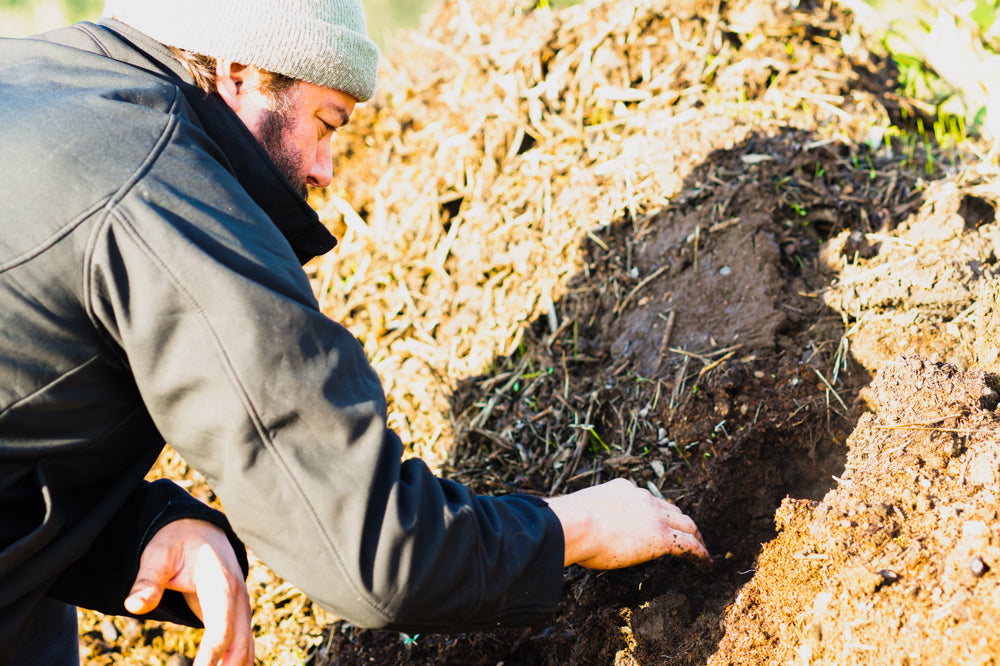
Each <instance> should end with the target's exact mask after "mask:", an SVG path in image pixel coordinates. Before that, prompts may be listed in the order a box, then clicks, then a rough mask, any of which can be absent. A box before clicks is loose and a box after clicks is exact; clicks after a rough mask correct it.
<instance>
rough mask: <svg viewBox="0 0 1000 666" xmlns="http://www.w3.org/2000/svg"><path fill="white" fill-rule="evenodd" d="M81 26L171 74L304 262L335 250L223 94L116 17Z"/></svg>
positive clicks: (121, 52) (125, 55)
mask: <svg viewBox="0 0 1000 666" xmlns="http://www.w3.org/2000/svg"><path fill="white" fill-rule="evenodd" d="M80 26H81V27H82V28H83V29H85V30H87V32H88V33H90V36H91V37H92V38H93V39H94V40H95V41H96V42H97V43H98V45H99V46H100V47H101V48H102V49H103V50H104V52H105V53H106V54H107V55H109V56H110V57H112V58H115V59H116V60H120V61H122V62H126V63H128V64H131V65H135V66H137V67H142V68H143V69H146V70H150V71H153V72H155V73H157V74H159V75H161V76H165V77H167V78H170V79H171V80H172V81H173V82H174V83H175V84H176V85H177V86H178V87H179V89H180V90H181V92H182V93H183V94H184V96H185V98H186V99H187V101H188V103H189V104H190V105H191V108H192V109H194V112H195V114H196V115H197V116H198V119H199V120H200V121H201V124H202V126H203V128H204V130H205V132H206V133H207V134H208V136H209V137H210V138H211V139H212V140H213V141H214V142H215V143H216V144H217V145H218V146H219V149H220V150H221V151H222V152H223V153H224V155H225V156H226V158H228V160H229V164H228V165H227V166H228V167H229V169H230V171H232V173H233V174H234V175H235V176H236V179H237V180H238V181H239V183H240V185H242V186H243V188H244V189H245V190H246V191H247V193H248V194H249V195H250V197H251V198H252V199H253V201H254V202H255V203H256V204H257V205H258V206H260V207H261V209H263V211H264V212H265V213H266V214H267V215H268V217H270V218H271V221H272V222H274V224H275V226H277V227H278V229H279V230H280V231H281V233H282V234H283V235H284V236H285V238H286V239H287V240H288V242H289V243H290V244H291V246H292V249H293V250H294V251H295V255H296V257H298V259H299V261H300V262H301V263H303V264H304V263H306V262H307V261H309V260H310V259H312V258H313V257H317V256H319V255H321V254H326V253H327V252H329V251H330V250H332V249H333V247H334V246H335V245H336V244H337V239H336V238H334V236H333V234H331V233H330V231H329V230H328V229H327V228H326V227H325V226H323V223H322V222H320V220H319V216H318V215H317V214H316V211H314V210H313V209H312V208H311V207H310V206H309V204H308V202H306V200H305V199H303V198H302V196H301V195H300V194H299V193H298V192H296V191H295V188H294V187H293V186H292V184H291V183H289V182H288V179H287V178H285V176H284V174H283V173H281V171H280V170H279V169H278V167H277V165H276V164H275V163H274V161H273V160H271V158H270V156H268V154H267V152H266V151H265V150H264V148H263V147H262V146H261V145H260V143H258V141H257V139H255V138H254V136H253V134H252V133H251V132H250V130H249V129H248V128H247V126H246V125H244V124H243V121H242V120H240V118H239V116H237V115H236V114H235V113H234V112H233V110H232V109H230V108H229V106H228V105H227V104H226V103H225V101H223V99H222V98H221V97H219V96H218V95H208V94H206V93H205V92H204V91H203V90H201V89H200V88H198V87H197V86H196V85H194V81H193V80H192V79H191V76H190V75H189V74H188V73H187V71H186V70H185V69H184V67H183V66H182V65H181V64H180V63H179V62H178V61H177V59H176V58H175V57H174V56H173V54H172V53H171V52H170V50H169V49H167V48H166V47H165V46H164V45H163V44H160V43H159V42H157V41H155V40H153V39H151V38H150V37H148V36H146V35H145V34H143V33H141V32H139V31H137V30H135V29H134V28H131V27H130V26H127V25H125V24H124V23H121V22H119V21H115V20H114V19H108V18H104V19H101V21H100V22H99V23H98V24H97V25H93V24H80Z"/></svg>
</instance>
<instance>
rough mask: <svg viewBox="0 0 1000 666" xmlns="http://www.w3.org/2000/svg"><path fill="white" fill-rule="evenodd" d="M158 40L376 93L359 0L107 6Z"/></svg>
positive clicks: (149, 1)
mask: <svg viewBox="0 0 1000 666" xmlns="http://www.w3.org/2000/svg"><path fill="white" fill-rule="evenodd" d="M104 15H105V16H108V17H111V18H115V19H118V20H119V21H121V22H122V23H125V24H127V25H130V26H132V27H133V28H135V29H136V30H138V31H139V32H143V33H145V34H147V35H149V36H150V37H152V38H153V39H155V40H156V41H158V42H161V43H163V44H166V45H168V46H174V47H177V48H180V49H185V50H187V51H192V52H194V53H200V54H202V55H207V56H211V57H213V58H219V59H222V60H232V61H233V62H238V63H240V64H241V65H252V66H254V67H259V68H260V69H263V70H266V71H268V72H274V73H276V74H284V75H285V76H290V77H292V78H293V79H298V80H301V81H309V82H311V83H315V84H318V85H321V86H325V87H327V88H334V89H335V90H340V91H343V92H345V93H347V94H349V95H351V96H352V97H354V98H356V99H357V100H358V101H360V102H364V101H367V100H369V99H371V97H372V95H374V94H375V80H376V78H377V73H378V57H379V53H378V47H377V46H375V43H374V42H373V41H372V40H370V39H369V38H368V32H367V28H366V25H365V11H364V9H363V8H362V6H361V0H108V2H107V4H106V5H105V7H104Z"/></svg>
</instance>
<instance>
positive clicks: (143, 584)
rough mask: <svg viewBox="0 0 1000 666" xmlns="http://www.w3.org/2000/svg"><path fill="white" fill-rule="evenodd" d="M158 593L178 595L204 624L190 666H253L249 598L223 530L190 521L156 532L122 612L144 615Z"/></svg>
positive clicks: (237, 563) (154, 604)
mask: <svg viewBox="0 0 1000 666" xmlns="http://www.w3.org/2000/svg"><path fill="white" fill-rule="evenodd" d="M164 590H177V591H178V592H182V593H183V594H184V599H185V600H186V601H187V604H188V606H190V607H191V610H193V611H194V613H195V614H196V615H197V616H198V617H199V618H201V621H202V622H203V623H204V625H205V633H204V634H203V635H202V638H201V646H200V647H199V648H198V654H197V656H196V657H195V660H194V666H253V663H254V645H253V629H252V627H251V610H250V596H249V594H248V593H247V586H246V583H244V582H243V571H242V569H240V564H239V561H237V559H236V553H234V552H233V547H232V545H230V543H229V539H227V538H226V533H225V532H223V531H222V530H221V529H219V528H218V527H216V526H215V525H213V524H211V523H208V522H205V521H203V520H197V519H191V518H184V519H181V520H175V521H174V522H172V523H168V524H167V525H165V526H164V527H162V528H160V530H159V531H158V532H157V533H156V535H155V536H153V538H152V539H151V540H150V541H149V543H148V544H146V548H145V550H143V551H142V556H141V558H140V561H139V573H138V575H137V576H136V579H135V584H134V585H133V586H132V590H131V591H130V592H129V596H128V598H127V599H126V600H125V609H126V610H127V611H128V612H130V613H133V614H135V615H143V614H145V613H149V612H150V611H152V610H154V609H155V608H156V607H157V605H159V603H160V599H161V598H162V597H163V591H164Z"/></svg>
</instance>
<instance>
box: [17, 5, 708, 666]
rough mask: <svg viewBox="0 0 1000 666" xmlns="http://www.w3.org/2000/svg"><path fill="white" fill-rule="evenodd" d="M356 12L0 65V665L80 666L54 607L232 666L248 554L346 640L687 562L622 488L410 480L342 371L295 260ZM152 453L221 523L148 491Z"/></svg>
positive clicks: (352, 369)
mask: <svg viewBox="0 0 1000 666" xmlns="http://www.w3.org/2000/svg"><path fill="white" fill-rule="evenodd" d="M377 66H378V50H377V49H376V47H375V45H374V44H373V43H372V42H371V41H370V40H369V39H368V37H367V35H366V27H365V17H364V13H363V10H362V7H361V4H360V1H359V0H289V1H288V2H276V1H275V0H242V1H237V0H174V1H173V2H169V3H166V2H153V1H152V0H111V2H109V3H108V5H107V7H106V9H105V16H104V18H102V19H101V20H100V21H99V22H98V23H81V24H77V25H75V26H72V27H70V28H65V29H62V30H57V31H53V32H50V33H47V34H43V35H39V36H35V37H32V38H28V39H4V40H0V100H2V101H0V136H2V137H3V142H2V144H0V312H2V319H0V664H18V665H19V666H20V665H24V664H61V663H77V661H78V651H77V638H76V616H75V606H83V607H87V608H93V609H96V610H99V611H102V612H105V613H113V614H130V615H132V616H136V617H151V618H157V619H165V620H171V621H174V622H179V623H183V624H190V625H194V626H198V625H199V624H201V623H203V625H204V627H205V629H206V631H205V633H204V636H203V639H202V644H201V646H200V648H199V652H198V657H197V661H196V662H195V663H196V664H198V666H202V665H203V664H252V663H253V636H252V633H251V627H250V608H249V602H248V596H247V591H246V587H245V584H244V582H243V577H244V576H245V575H246V572H247V562H246V555H245V550H244V546H243V543H244V542H245V543H246V544H247V545H249V546H250V547H252V548H253V549H254V551H255V552H256V554H257V555H258V556H260V558H261V559H262V560H263V561H264V562H266V563H267V564H268V565H269V566H271V567H272V568H273V569H274V570H275V571H276V572H277V573H279V574H280V575H282V576H284V577H285V578H287V579H288V580H289V581H291V582H293V583H294V584H296V585H297V586H299V587H300V588H301V589H302V590H303V591H304V592H305V593H306V594H308V595H309V596H310V597H311V598H312V599H313V600H315V601H316V602H317V603H319V604H320V605H322V606H324V607H325V608H328V609H330V610H331V611H333V612H334V613H336V614H338V615H340V616H342V617H344V618H347V619H349V620H351V621H352V622H354V623H357V624H359V625H362V626H370V627H381V628H391V629H398V630H402V631H408V632H429V631H468V630H474V629H480V628H487V627H492V626H496V625H497V624H500V623H511V622H521V621H528V620H534V619H536V618H538V617H541V616H544V615H545V614H546V613H550V612H551V611H552V610H553V609H554V608H555V606H556V604H557V602H558V599H559V594H560V589H561V583H562V569H563V567H564V566H566V565H569V564H573V563H579V564H582V565H584V566H590V567H595V568H612V567H620V566H628V565H631V564H634V563H638V562H642V561H646V560H649V559H652V558H655V557H659V556H661V555H664V554H693V555H695V556H700V557H707V552H706V550H705V547H704V544H703V543H702V541H701V538H700V536H699V535H698V531H697V528H696V527H695V526H694V524H693V523H692V522H691V520H690V519H689V518H688V517H687V516H685V515H684V514H683V513H681V512H680V511H679V510H678V509H677V508H676V507H674V506H673V505H671V504H669V503H667V502H664V501H662V500H659V499H656V498H654V497H652V496H651V495H650V494H649V493H647V492H646V491H644V490H639V489H637V488H636V487H635V486H634V485H632V484H631V483H629V482H626V481H615V482H611V483H608V484H604V485H602V486H597V487H595V488H591V489H588V490H586V491H581V492H578V493H574V494H570V495H565V496H562V497H556V498H551V499H549V500H542V499H539V498H533V497H526V496H519V495H513V496H508V497H496V498H491V497H481V496H477V495H475V494H473V493H472V492H470V491H469V490H468V489H467V488H465V487H463V486H461V485H459V484H456V483H453V482H450V481H448V480H445V479H441V478H437V477H435V476H434V475H433V474H432V473H431V472H430V471H429V470H428V468H427V467H426V465H424V463H422V462H421V461H419V460H408V461H406V462H402V461H401V453H402V444H401V442H400V440H399V438H398V437H397V436H396V435H395V434H394V433H393V432H392V431H390V430H389V429H388V428H387V427H386V403H385V398H384V395H383V391H382V388H381V385H380V383H379V380H378V378H377V377H376V375H375V372H374V371H373V370H372V368H371V367H370V365H369V364H368V362H367V360H366V359H365V357H364V354H363V350H362V347H361V346H360V344H359V343H358V342H357V340H355V338H354V337H353V336H351V335H350V334H349V333H348V332H347V330H346V329H345V328H344V327H342V326H340V325H339V324H337V323H335V322H333V321H331V320H329V319H328V318H327V317H325V316H324V315H323V314H322V313H321V312H320V311H319V308H318V306H317V301H316V299H315V297H314V295H313V293H312V292H311V289H310V284H309V281H308V280H307V278H306V275H305V273H304V272H303V271H302V268H301V264H302V263H304V262H305V261H308V260H309V259H311V258H312V257H315V256H317V255H320V254H323V253H325V252H327V251H329V250H331V249H332V248H333V246H334V244H335V240H334V238H333V237H332V236H331V234H330V232H329V231H328V230H327V229H326V228H325V227H324V226H323V225H322V224H321V223H320V222H319V219H318V217H317V215H316V213H315V212H314V211H312V210H311V209H310V208H309V206H308V204H307V203H306V199H305V194H306V190H307V187H310V186H312V187H324V186H326V185H328V184H329V183H330V182H331V178H332V173H331V171H332V166H331V164H332V159H331V145H330V142H331V138H332V135H333V133H334V132H336V130H337V129H338V128H340V127H342V126H344V124H346V123H347V122H348V121H349V119H350V117H351V113H352V111H353V110H354V107H355V104H357V103H358V102H363V101H365V100H368V99H370V98H371V96H372V95H373V93H374V89H375V82H376V72H377ZM165 441H169V442H170V443H171V444H172V445H173V446H174V447H175V448H176V449H177V450H178V451H179V452H180V453H181V454H182V455H183V456H184V458H185V459H186V461H187V462H188V463H189V464H190V465H191V466H192V467H193V468H195V469H197V470H198V471H200V472H201V473H202V474H203V475H204V476H205V478H206V479H207V480H208V482H209V484H210V485H211V487H212V489H213V491H214V492H215V493H216V494H217V495H218V497H219V498H220V499H221V501H222V504H223V505H224V506H225V509H226V512H227V516H228V518H227V517H226V516H223V514H221V513H219V512H217V511H215V510H213V509H211V508H209V507H208V506H205V505H204V504H202V503H200V502H198V501H196V500H195V499H193V498H192V497H190V496H189V495H188V494H187V493H185V492H184V491H183V490H182V489H181V488H180V487H179V486H177V485H175V484H173V483H171V482H169V481H157V482H154V483H147V482H145V481H144V480H143V479H144V477H145V475H146V473H147V472H148V470H149V469H150V467H151V466H152V464H153V463H154V461H155V460H156V458H157V456H158V454H159V452H160V450H161V449H162V447H163V445H164V442H165Z"/></svg>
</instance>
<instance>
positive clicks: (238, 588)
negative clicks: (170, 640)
mask: <svg viewBox="0 0 1000 666" xmlns="http://www.w3.org/2000/svg"><path fill="white" fill-rule="evenodd" d="M199 557H200V558H203V559H205V562H202V563H200V566H199V573H198V574H196V576H195V580H194V582H195V588H196V593H195V594H193V595H190V596H196V597H197V598H196V599H191V598H190V596H189V595H185V596H189V598H188V603H189V604H193V603H197V604H198V606H199V607H200V608H201V610H202V613H203V617H204V618H205V633H204V634H203V635H202V639H201V645H200V647H199V648H198V654H197V656H196V658H195V661H194V666H216V664H219V665H222V666H243V665H244V664H245V665H248V666H249V665H252V664H253V656H254V653H253V650H254V646H253V633H252V632H251V611H250V599H249V596H248V595H247V591H246V586H245V585H244V584H243V580H242V579H241V578H240V577H238V576H237V575H234V574H233V572H232V570H231V568H230V563H227V562H226V561H225V558H224V557H220V556H219V555H218V553H216V552H215V551H213V550H211V549H210V548H207V547H206V548H204V549H203V550H202V552H201V553H199ZM236 571H239V569H238V568H237V569H236Z"/></svg>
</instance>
